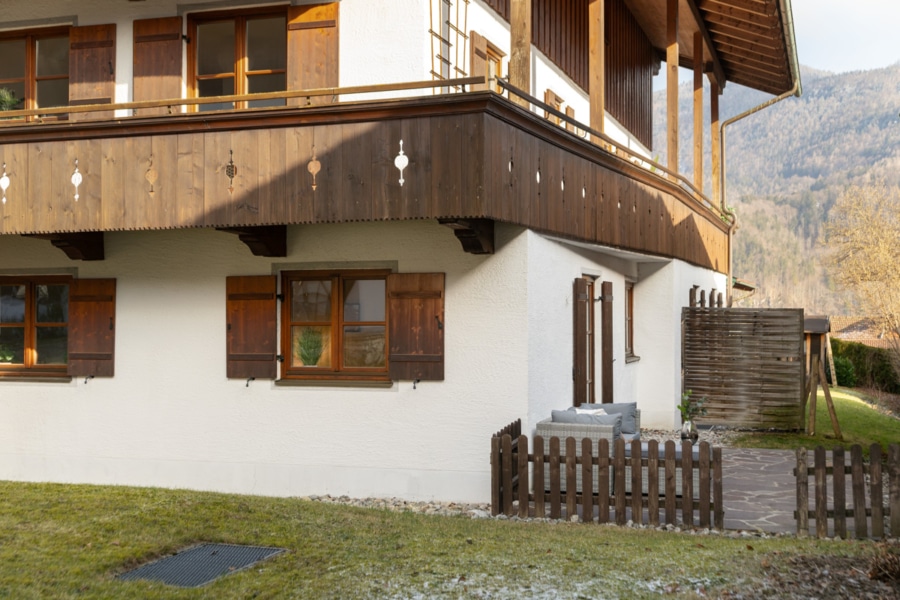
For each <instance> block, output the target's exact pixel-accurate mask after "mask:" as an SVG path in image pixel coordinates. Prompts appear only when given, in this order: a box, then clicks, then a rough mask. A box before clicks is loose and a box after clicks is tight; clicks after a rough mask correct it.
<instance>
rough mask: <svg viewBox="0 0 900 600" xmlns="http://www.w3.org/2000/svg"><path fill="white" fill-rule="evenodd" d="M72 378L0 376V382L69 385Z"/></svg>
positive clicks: (65, 376) (66, 376)
mask: <svg viewBox="0 0 900 600" xmlns="http://www.w3.org/2000/svg"><path fill="white" fill-rule="evenodd" d="M73 379H74V377H70V376H68V375H64V376H62V377H54V376H52V375H36V376H30V375H0V382H4V381H9V382H14V383H71V382H72V380H73Z"/></svg>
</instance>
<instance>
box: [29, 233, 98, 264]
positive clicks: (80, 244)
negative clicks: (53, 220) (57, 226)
mask: <svg viewBox="0 0 900 600" xmlns="http://www.w3.org/2000/svg"><path fill="white" fill-rule="evenodd" d="M24 237H30V238H36V239H39V240H47V241H49V242H50V243H51V244H53V245H54V246H55V247H57V248H59V249H60V250H62V251H63V252H65V253H66V256H68V257H69V258H71V259H72V260H103V259H104V258H105V254H104V246H103V232H102V231H87V232H83V233H39V234H29V235H26V236H24Z"/></svg>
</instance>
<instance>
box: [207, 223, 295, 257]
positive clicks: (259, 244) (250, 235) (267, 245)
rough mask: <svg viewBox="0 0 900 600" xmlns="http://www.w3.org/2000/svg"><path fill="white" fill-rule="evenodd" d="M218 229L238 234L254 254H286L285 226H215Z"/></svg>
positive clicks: (276, 255) (283, 255) (280, 255)
mask: <svg viewBox="0 0 900 600" xmlns="http://www.w3.org/2000/svg"><path fill="white" fill-rule="evenodd" d="M216 229H218V230H219V231H224V232H226V233H233V234H235V235H237V236H238V239H240V240H241V241H242V242H243V243H244V244H246V246H247V247H248V248H250V252H252V253H253V255H254V256H273V257H279V258H283V257H285V256H287V227H286V226H285V225H260V226H257V227H216Z"/></svg>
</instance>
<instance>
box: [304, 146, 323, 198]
mask: <svg viewBox="0 0 900 600" xmlns="http://www.w3.org/2000/svg"><path fill="white" fill-rule="evenodd" d="M312 152H313V156H312V160H311V161H309V164H308V165H306V170H307V171H309V174H310V175H312V179H313V180H312V189H313V191H316V175H318V174H319V171H321V170H322V163H320V162H319V160H318V159H317V158H316V147H315V146H313V147H312Z"/></svg>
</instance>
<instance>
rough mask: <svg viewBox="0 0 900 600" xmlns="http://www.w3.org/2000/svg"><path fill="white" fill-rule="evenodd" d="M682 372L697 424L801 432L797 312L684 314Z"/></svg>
mask: <svg viewBox="0 0 900 600" xmlns="http://www.w3.org/2000/svg"><path fill="white" fill-rule="evenodd" d="M681 323H682V330H683V335H682V344H683V348H682V372H683V377H684V389H685V390H691V391H692V398H694V399H697V398H703V397H705V398H706V399H707V402H706V405H705V407H706V409H707V411H708V413H707V415H706V416H705V417H703V418H701V419H697V422H698V423H701V424H709V425H713V424H721V425H729V426H732V427H748V428H766V429H768V428H774V429H801V428H802V427H803V390H804V385H805V382H804V377H805V373H804V364H805V359H804V342H803V310H802V309H755V308H684V309H682V313H681Z"/></svg>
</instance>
